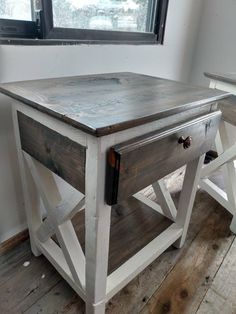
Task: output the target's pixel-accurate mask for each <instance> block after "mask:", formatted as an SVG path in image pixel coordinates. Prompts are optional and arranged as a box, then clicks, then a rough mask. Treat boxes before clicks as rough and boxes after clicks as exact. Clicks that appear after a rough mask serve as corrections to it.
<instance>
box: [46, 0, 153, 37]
mask: <svg viewBox="0 0 236 314" xmlns="http://www.w3.org/2000/svg"><path fill="white" fill-rule="evenodd" d="M155 2H156V1H154V0H53V1H52V4H53V23H54V26H55V27H66V28H80V29H99V30H111V31H128V32H151V31H153V29H152V27H150V20H151V12H152V9H153V4H154V3H155Z"/></svg>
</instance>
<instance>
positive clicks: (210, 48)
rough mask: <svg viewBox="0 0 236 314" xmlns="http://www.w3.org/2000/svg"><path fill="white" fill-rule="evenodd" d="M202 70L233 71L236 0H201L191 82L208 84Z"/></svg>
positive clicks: (235, 47)
mask: <svg viewBox="0 0 236 314" xmlns="http://www.w3.org/2000/svg"><path fill="white" fill-rule="evenodd" d="M205 71H208V72H222V73H225V72H236V1H235V0H224V1H222V0H204V4H203V14H202V18H201V22H200V29H199V35H198V39H197V45H196V51H195V54H194V62H193V67H192V71H191V82H193V83H195V84H198V85H208V84H209V79H206V78H204V76H203V72H205Z"/></svg>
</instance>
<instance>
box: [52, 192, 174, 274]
mask: <svg viewBox="0 0 236 314" xmlns="http://www.w3.org/2000/svg"><path fill="white" fill-rule="evenodd" d="M72 223H73V225H74V228H75V231H76V234H77V236H78V239H79V241H80V244H81V246H82V248H83V250H84V242H85V241H84V239H85V225H84V210H83V211H81V212H79V213H78V214H77V215H76V216H75V217H74V218H73V220H72ZM171 224H172V221H171V220H169V219H167V218H165V217H163V216H162V215H160V214H158V213H157V212H155V211H154V210H153V209H151V208H149V207H148V206H146V205H145V204H143V203H142V202H140V201H139V200H137V199H135V198H134V197H130V198H129V199H128V200H127V201H125V202H123V203H122V204H120V205H116V206H113V208H112V213H111V231H110V249H109V265H108V273H109V274H110V273H111V272H113V271H114V270H116V269H117V268H118V267H119V266H121V265H122V264H123V263H124V262H126V261H127V260H128V259H129V258H130V257H132V256H133V255H135V254H136V253H137V252H138V251H140V250H141V249H142V248H143V247H144V246H146V245H147V244H148V243H149V242H150V241H152V240H153V239H154V238H156V237H157V236H158V235H159V234H160V233H161V232H163V231H164V230H165V229H166V228H168V227H169V226H170V225H171ZM54 240H56V239H55V237H54Z"/></svg>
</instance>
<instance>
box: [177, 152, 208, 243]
mask: <svg viewBox="0 0 236 314" xmlns="http://www.w3.org/2000/svg"><path fill="white" fill-rule="evenodd" d="M204 158H205V155H203V156H201V157H199V158H197V159H195V160H193V161H191V162H189V163H188V164H187V167H186V172H185V177H184V183H183V188H182V192H181V194H180V200H179V206H178V211H177V217H176V223H177V225H179V226H182V227H183V233H182V236H181V237H180V239H179V240H177V241H176V242H175V244H174V246H175V247H177V248H181V247H182V246H183V245H184V242H185V239H186V235H187V231H188V226H189V222H190V218H191V214H192V208H193V204H194V200H195V196H196V192H197V186H198V183H199V178H200V174H201V169H202V165H203V161H204Z"/></svg>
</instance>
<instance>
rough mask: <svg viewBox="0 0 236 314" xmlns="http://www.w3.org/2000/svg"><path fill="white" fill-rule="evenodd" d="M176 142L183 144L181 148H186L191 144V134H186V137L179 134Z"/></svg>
mask: <svg viewBox="0 0 236 314" xmlns="http://www.w3.org/2000/svg"><path fill="white" fill-rule="evenodd" d="M178 143H179V144H183V148H184V149H187V148H189V147H190V146H191V143H192V138H191V136H188V137H186V139H184V137H183V136H181V137H180V138H179V140H178Z"/></svg>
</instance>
